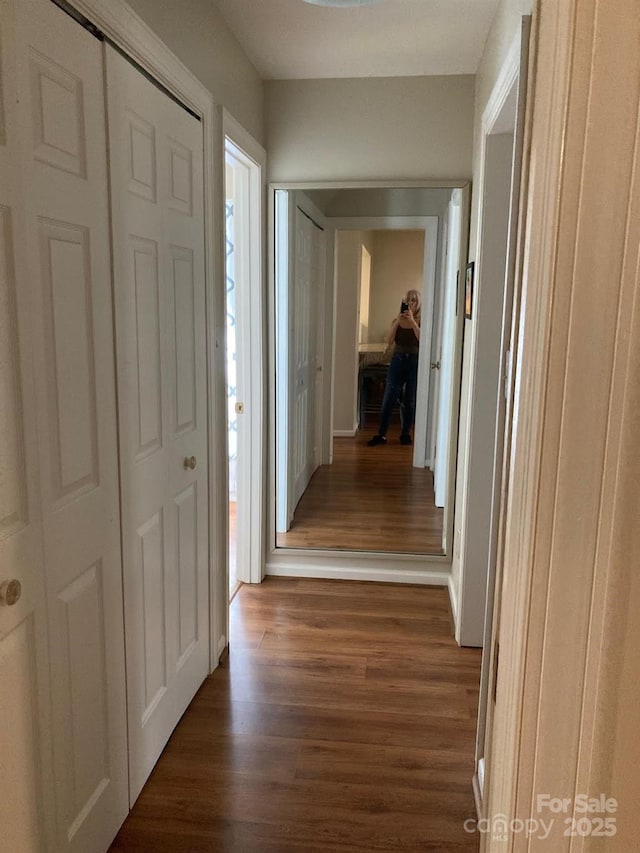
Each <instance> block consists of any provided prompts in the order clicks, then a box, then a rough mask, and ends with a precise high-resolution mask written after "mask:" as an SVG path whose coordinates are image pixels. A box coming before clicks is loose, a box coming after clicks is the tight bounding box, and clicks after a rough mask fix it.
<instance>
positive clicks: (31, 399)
mask: <svg viewBox="0 0 640 853" xmlns="http://www.w3.org/2000/svg"><path fill="white" fill-rule="evenodd" d="M0 44H2V52H1V53H0V63H1V67H0V79H1V80H2V98H1V99H0V584H7V583H9V582H10V581H13V582H14V585H13V590H12V591H10V590H6V592H8V593H9V596H10V597H9V598H8V600H7V598H6V597H3V598H2V599H0V731H2V733H3V737H2V748H1V750H0V779H1V780H2V783H1V784H2V796H1V797H0V825H1V826H2V841H3V844H6V847H7V850H21V851H23V853H40V851H41V850H43V849H45V843H46V842H45V839H47V838H48V839H49V840H50V839H51V838H52V837H53V835H54V829H53V827H54V804H53V796H52V792H53V784H52V783H53V768H52V760H51V748H52V738H51V714H50V701H49V662H48V650H47V624H46V623H47V608H46V600H45V579H44V566H43V543H42V523H41V513H40V495H39V493H38V482H39V472H38V467H39V466H38V436H37V432H36V418H35V403H36V397H35V385H34V381H35V380H34V365H33V358H32V355H31V346H32V338H33V333H32V328H31V320H30V308H29V293H28V288H27V282H28V277H27V271H26V264H25V262H26V241H25V217H24V204H23V191H22V184H21V180H20V158H21V155H20V138H19V134H18V121H17V115H16V105H17V82H16V65H15V62H16V52H15V51H16V44H15V39H14V19H13V3H12V2H11V0H0ZM16 582H17V583H18V584H19V585H20V587H17V586H16ZM0 589H1V587H0ZM5 589H6V588H5ZM19 591H21V595H20V598H19V599H17V600H14V599H15V598H16V595H17V594H18V592H19ZM11 595H12V597H11ZM11 602H13V603H11Z"/></svg>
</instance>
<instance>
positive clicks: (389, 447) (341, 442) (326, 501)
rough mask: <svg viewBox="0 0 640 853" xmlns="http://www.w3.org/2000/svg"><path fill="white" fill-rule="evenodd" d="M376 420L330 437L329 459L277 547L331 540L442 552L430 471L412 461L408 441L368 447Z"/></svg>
mask: <svg viewBox="0 0 640 853" xmlns="http://www.w3.org/2000/svg"><path fill="white" fill-rule="evenodd" d="M374 432H375V427H373V426H371V427H368V428H367V429H364V430H360V431H359V432H358V433H357V434H356V437H355V438H336V439H334V445H333V446H334V456H333V464H331V465H322V466H320V468H318V469H317V471H316V472H315V474H314V475H313V477H312V478H311V482H310V483H309V486H308V487H307V489H306V491H305V493H304V494H303V496H302V498H301V499H300V503H299V504H298V506H297V508H296V512H295V516H294V520H293V524H292V526H291V528H290V530H289V531H288V532H287V533H278V534H277V536H276V544H277V546H278V547H279V548H330V549H339V550H353V551H383V552H388V553H393V552H395V553H400V554H442V525H443V510H442V509H438V508H437V507H436V505H435V500H434V493H433V474H432V473H431V471H429V470H428V469H427V468H414V467H413V465H412V457H413V447H405V446H403V445H401V444H399V443H398V435H397V434H396V432H393V433H392V432H390V433H389V436H388V441H387V444H386V445H384V446H378V447H367V441H368V440H369V439H370V438H371V436H372V435H373V434H374Z"/></svg>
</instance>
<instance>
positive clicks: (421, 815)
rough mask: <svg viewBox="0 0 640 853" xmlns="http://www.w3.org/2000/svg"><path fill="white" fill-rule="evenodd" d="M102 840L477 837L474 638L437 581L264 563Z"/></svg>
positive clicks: (347, 847) (184, 847)
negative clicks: (274, 567)
mask: <svg viewBox="0 0 640 853" xmlns="http://www.w3.org/2000/svg"><path fill="white" fill-rule="evenodd" d="M231 616H232V626H231V651H230V655H229V657H228V659H227V660H226V663H225V664H224V665H222V666H220V667H219V668H218V669H217V670H216V672H215V673H214V674H213V675H212V676H211V677H210V678H208V679H207V681H206V682H205V683H204V685H203V686H202V688H201V689H200V691H199V693H198V694H197V696H196V697H195V699H194V701H193V703H192V704H191V706H190V707H189V709H188V710H187V712H186V714H185V715H184V717H183V719H182V721H181V722H180V724H179V725H178V727H177V728H176V730H175V732H174V734H173V737H172V738H171V740H170V742H169V744H168V745H167V747H166V749H165V751H164V753H163V755H162V756H161V758H160V761H159V762H158V764H157V766H156V769H155V770H154V772H153V774H152V776H151V778H150V779H149V781H148V782H147V785H146V786H145V788H144V790H143V791H142V793H141V795H140V797H139V799H138V801H137V803H136V805H135V807H134V809H133V811H132V812H131V814H130V816H129V818H128V819H127V821H126V822H125V824H124V826H123V827H122V829H121V831H120V833H119V835H118V837H117V838H116V840H115V842H114V844H113V846H112V848H111V851H112V853H133V851H136V853H211V851H221V853H227V851H229V853H294V851H304V853H328V851H361V853H365V851H366V853H371V851H391V853H393V851H416V853H417V851H442V853H455V851H477V850H478V849H479V847H478V838H477V836H475V835H469V834H467V833H466V832H465V831H464V828H463V823H464V821H465V820H466V819H467V818H470V817H474V816H475V812H474V801H473V795H472V789H471V777H472V774H473V751H474V741H475V724H476V708H477V700H478V681H479V675H480V651H479V650H477V649H460V648H458V647H457V645H456V644H455V641H454V639H453V637H452V634H451V623H450V615H449V606H448V600H447V592H446V590H445V589H443V588H433V587H431V588H430V587H409V586H396V585H385V584H367V583H359V582H350V581H313V580H295V579H285V578H269V579H268V580H266V581H265V582H264V583H263V584H262V585H260V586H247V585H245V586H243V587H241V589H240V592H239V593H238V595H236V597H235V599H234V600H233V603H232V605H231Z"/></svg>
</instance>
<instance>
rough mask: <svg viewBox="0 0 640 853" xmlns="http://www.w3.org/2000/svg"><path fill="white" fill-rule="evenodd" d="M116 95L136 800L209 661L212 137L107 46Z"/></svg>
mask: <svg viewBox="0 0 640 853" xmlns="http://www.w3.org/2000/svg"><path fill="white" fill-rule="evenodd" d="M107 92H108V114H109V138H110V151H111V187H112V206H113V251H114V283H115V284H114V286H115V305H116V343H117V362H118V401H119V410H120V413H119V414H120V451H121V480H122V519H123V520H122V526H123V561H124V590H125V624H126V636H127V642H126V654H127V677H128V681H127V690H128V709H129V750H130V765H129V766H130V796H131V802H133V801H134V800H135V799H136V797H137V796H138V794H139V792H140V789H141V788H142V785H143V784H144V782H145V780H146V778H147V776H148V775H149V773H150V772H151V769H152V768H153V765H154V764H155V762H156V760H157V758H158V756H159V755H160V752H161V751H162V749H163V747H164V745H165V743H166V741H167V739H168V737H169V735H170V734H171V731H172V730H173V728H174V727H175V725H176V723H177V722H178V720H179V719H180V717H181V715H182V714H183V712H184V710H185V709H186V707H187V705H188V704H189V702H190V701H191V699H192V697H193V695H194V693H195V692H196V690H197V689H198V687H199V686H200V684H201V683H202V681H203V680H204V678H205V677H206V675H207V671H208V661H209V631H208V607H209V604H208V553H207V551H208V524H207V519H208V510H207V413H206V345H205V334H206V328H205V282H204V223H203V190H202V185H203V178H202V175H203V154H202V145H203V139H202V128H201V125H200V123H199V121H198V120H197V119H195V118H193V117H192V116H191V115H189V114H188V113H187V112H186V111H185V110H184V109H182V107H180V106H178V105H177V104H176V103H174V102H173V101H172V100H170V99H169V98H168V97H167V96H166V95H165V94H163V93H162V92H161V91H160V90H158V89H157V88H156V87H155V86H154V85H153V84H152V83H150V82H149V81H148V80H147V79H145V78H144V77H143V76H142V75H141V74H140V73H139V72H138V71H137V70H136V69H135V68H134V67H133V66H131V65H130V64H129V63H128V62H127V61H126V60H125V59H123V58H122V57H121V56H120V55H119V54H118V53H116V52H115V51H114V50H112V49H111V48H107ZM191 466H193V467H191Z"/></svg>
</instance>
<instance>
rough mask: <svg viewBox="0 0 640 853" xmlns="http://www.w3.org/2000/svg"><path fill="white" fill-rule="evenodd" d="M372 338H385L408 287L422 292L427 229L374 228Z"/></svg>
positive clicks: (370, 337)
mask: <svg viewBox="0 0 640 853" xmlns="http://www.w3.org/2000/svg"><path fill="white" fill-rule="evenodd" d="M373 233H374V240H373V258H372V265H371V307H370V313H369V340H370V341H374V342H377V341H383V340H384V341H386V339H387V337H388V335H389V329H390V327H391V323H392V322H393V320H394V319H395V318H396V317H397V316H398V312H399V311H400V302H401V301H402V297H403V296H404V295H405V294H406V292H407V290H410V289H412V288H413V289H415V290H417V291H418V292H419V293H422V288H423V286H424V231H374V232H373Z"/></svg>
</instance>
